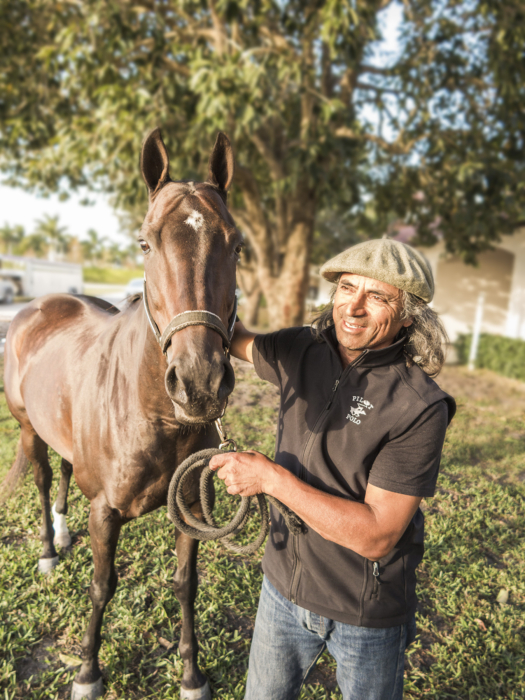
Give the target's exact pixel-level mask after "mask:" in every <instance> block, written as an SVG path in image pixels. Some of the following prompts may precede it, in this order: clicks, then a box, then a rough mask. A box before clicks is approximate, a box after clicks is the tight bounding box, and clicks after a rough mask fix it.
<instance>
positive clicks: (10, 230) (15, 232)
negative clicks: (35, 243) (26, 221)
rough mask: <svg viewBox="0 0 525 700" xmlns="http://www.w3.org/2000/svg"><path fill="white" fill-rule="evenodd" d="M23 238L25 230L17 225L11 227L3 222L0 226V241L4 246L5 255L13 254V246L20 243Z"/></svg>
mask: <svg viewBox="0 0 525 700" xmlns="http://www.w3.org/2000/svg"><path fill="white" fill-rule="evenodd" d="M24 236H25V229H24V227H23V226H20V225H19V224H17V225H16V226H11V225H10V224H8V223H7V222H5V223H4V225H3V226H0V239H1V240H2V242H3V244H4V250H5V252H6V253H7V255H12V254H13V246H15V245H18V244H19V243H21V242H22V239H23V238H24Z"/></svg>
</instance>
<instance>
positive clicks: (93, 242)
mask: <svg viewBox="0 0 525 700" xmlns="http://www.w3.org/2000/svg"><path fill="white" fill-rule="evenodd" d="M87 236H88V237H87V240H83V241H80V245H81V246H82V255H83V257H84V260H89V261H90V262H91V263H93V262H95V261H96V260H100V259H101V258H102V257H103V255H104V247H105V242H106V239H105V238H100V237H99V235H98V233H97V232H96V231H95V229H94V228H90V229H89V231H88V232H87Z"/></svg>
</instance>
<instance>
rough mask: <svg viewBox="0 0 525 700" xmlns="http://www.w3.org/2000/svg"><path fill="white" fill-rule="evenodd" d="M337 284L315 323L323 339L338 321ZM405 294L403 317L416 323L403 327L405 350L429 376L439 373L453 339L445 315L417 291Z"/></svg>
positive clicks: (314, 329)
mask: <svg viewBox="0 0 525 700" xmlns="http://www.w3.org/2000/svg"><path fill="white" fill-rule="evenodd" d="M336 289H337V284H336V285H335V286H334V287H333V289H332V292H331V294H330V303H329V304H327V305H326V306H325V308H324V309H323V310H322V311H321V313H320V314H319V316H317V318H315V319H314V321H313V323H312V332H313V334H314V336H315V338H316V340H318V341H319V342H323V338H322V337H321V333H322V332H323V331H324V330H325V329H326V328H330V326H333V325H334V317H333V314H332V312H333V308H334V296H335V292H336ZM401 294H402V295H403V312H402V314H401V320H402V321H405V320H406V319H408V318H412V325H411V326H408V328H402V329H401V331H400V333H402V334H403V335H404V336H405V338H406V341H405V347H404V353H405V358H406V362H407V366H408V367H411V366H412V365H413V364H416V365H417V366H418V367H421V369H422V370H423V372H425V374H428V376H429V377H436V376H437V375H438V374H439V373H440V372H441V368H442V367H443V364H444V363H445V351H444V349H443V346H444V345H446V344H447V343H448V342H449V339H448V335H447V332H446V330H445V327H444V326H443V323H442V322H441V319H440V318H439V316H438V315H437V313H436V312H435V311H434V309H431V308H430V306H429V305H428V304H427V303H426V302H424V301H423V300H422V299H420V298H419V297H417V296H416V295H415V294H411V293H410V292H405V291H401Z"/></svg>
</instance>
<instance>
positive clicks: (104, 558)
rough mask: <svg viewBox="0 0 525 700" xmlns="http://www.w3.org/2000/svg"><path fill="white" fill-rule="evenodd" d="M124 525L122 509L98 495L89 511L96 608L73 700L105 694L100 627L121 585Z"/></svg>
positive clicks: (93, 596) (83, 649) (92, 588)
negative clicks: (119, 546) (118, 557)
mask: <svg viewBox="0 0 525 700" xmlns="http://www.w3.org/2000/svg"><path fill="white" fill-rule="evenodd" d="M121 527H122V520H121V518H120V515H119V513H118V512H117V511H116V510H114V509H113V508H110V507H109V506H108V504H107V503H106V499H105V497H104V494H101V495H100V496H97V498H95V499H94V500H93V501H92V502H91V511H90V514H89V534H90V535H91V547H92V550H93V562H94V564H95V574H94V576H93V581H92V583H91V587H90V589H89V595H90V597H91V602H92V603H93V612H92V614H91V620H90V622H89V626H88V628H87V630H86V633H85V634H84V638H83V640H82V666H81V667H80V671H79V672H78V674H77V675H76V677H75V680H74V682H73V689H72V692H71V699H72V700H80V699H81V698H89V700H94V699H95V698H98V697H101V696H102V695H103V694H104V687H103V684H102V674H101V672H100V668H99V665H98V652H99V649H100V644H101V634H100V630H101V628H102V617H103V615H104V610H105V608H106V605H107V604H108V603H109V601H110V600H111V598H113V594H114V593H115V589H116V587H117V578H118V577H117V573H116V571H115V551H116V549H117V543H118V538H119V534H120V528H121Z"/></svg>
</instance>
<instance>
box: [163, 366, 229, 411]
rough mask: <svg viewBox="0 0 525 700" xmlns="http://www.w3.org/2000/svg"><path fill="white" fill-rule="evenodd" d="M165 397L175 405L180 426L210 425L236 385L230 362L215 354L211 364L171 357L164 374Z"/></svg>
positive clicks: (222, 408) (222, 409)
mask: <svg viewBox="0 0 525 700" xmlns="http://www.w3.org/2000/svg"><path fill="white" fill-rule="evenodd" d="M165 385H166V391H167V393H168V396H169V397H170V399H171V400H172V401H173V403H174V405H175V417H176V419H177V420H178V421H180V422H181V423H187V424H198V423H209V422H210V421H212V420H215V419H216V418H219V417H220V416H221V415H222V413H223V411H224V408H225V406H226V401H227V399H228V396H229V395H230V394H231V393H232V391H233V388H234V386H235V375H234V373H233V369H232V366H231V364H230V361H229V360H228V358H227V357H226V355H223V354H222V353H214V355H213V357H212V359H211V360H210V361H206V360H205V359H204V358H199V359H196V358H195V357H194V358H193V359H192V360H190V359H189V358H188V357H187V356H184V355H183V356H178V357H175V358H173V361H172V362H171V363H170V365H169V367H168V369H167V371H166V375H165Z"/></svg>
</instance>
